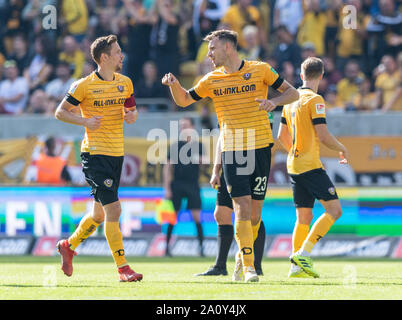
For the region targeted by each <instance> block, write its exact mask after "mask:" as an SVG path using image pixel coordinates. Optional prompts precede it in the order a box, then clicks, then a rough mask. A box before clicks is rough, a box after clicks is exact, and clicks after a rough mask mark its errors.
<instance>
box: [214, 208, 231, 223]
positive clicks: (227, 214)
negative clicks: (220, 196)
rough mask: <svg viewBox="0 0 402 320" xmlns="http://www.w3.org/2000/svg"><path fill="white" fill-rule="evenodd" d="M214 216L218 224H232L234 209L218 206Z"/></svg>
mask: <svg viewBox="0 0 402 320" xmlns="http://www.w3.org/2000/svg"><path fill="white" fill-rule="evenodd" d="M214 218H215V221H216V223H217V224H218V225H224V224H232V211H231V209H229V208H227V209H226V208H223V207H221V206H218V207H217V208H216V209H215V211H214Z"/></svg>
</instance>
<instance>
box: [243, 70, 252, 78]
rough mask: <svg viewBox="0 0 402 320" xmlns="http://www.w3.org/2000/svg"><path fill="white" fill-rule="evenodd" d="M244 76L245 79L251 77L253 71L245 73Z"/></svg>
mask: <svg viewBox="0 0 402 320" xmlns="http://www.w3.org/2000/svg"><path fill="white" fill-rule="evenodd" d="M243 78H244V80H248V79H250V78H251V73H250V72H247V73H245V74H243Z"/></svg>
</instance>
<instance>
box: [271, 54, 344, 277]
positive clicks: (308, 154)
mask: <svg viewBox="0 0 402 320" xmlns="http://www.w3.org/2000/svg"><path fill="white" fill-rule="evenodd" d="M323 74H324V64H323V62H322V61H321V59H319V58H315V57H310V58H307V59H306V60H305V61H304V62H303V63H302V65H301V75H300V76H301V79H302V81H303V87H301V88H300V89H299V92H300V98H299V100H298V101H295V102H293V103H292V104H288V105H285V106H284V108H283V111H282V118H281V124H280V126H279V131H278V139H279V140H280V142H281V143H282V145H283V146H284V148H285V149H286V150H287V151H288V152H289V154H288V158H287V170H288V173H289V176H290V182H291V184H292V189H293V198H294V204H295V207H296V215H297V220H296V224H295V227H294V230H293V239H292V244H293V245H292V247H293V248H292V249H293V250H292V251H293V253H292V255H291V256H290V260H291V262H292V265H291V268H290V271H289V277H291V278H293V277H305V276H312V277H319V274H318V272H317V271H316V270H314V268H313V263H312V260H311V258H310V253H311V251H312V249H313V247H314V245H315V244H316V243H317V242H318V241H319V240H320V239H322V237H324V236H325V235H326V234H327V232H328V231H329V229H330V228H331V226H332V225H333V224H334V223H335V221H336V220H337V219H339V217H340V216H341V215H342V208H341V205H340V202H339V199H338V195H337V193H336V190H335V187H334V185H333V183H332V182H331V180H330V178H329V177H328V175H327V173H326V172H325V170H324V167H323V165H322V163H321V161H320V150H319V142H321V143H323V144H324V145H325V146H326V147H328V148H329V149H332V150H335V151H338V152H339V156H340V158H341V160H340V163H341V164H346V163H347V159H348V158H349V154H348V152H347V150H346V148H345V146H344V145H343V144H341V143H340V142H339V141H338V140H337V139H336V138H335V137H334V136H333V135H332V134H331V133H330V132H329V131H328V128H327V124H326V116H325V101H324V99H323V98H322V97H321V96H320V95H319V94H317V90H318V85H319V83H320V80H321V79H322V77H323ZM315 199H318V200H320V202H321V204H322V205H323V207H324V209H325V213H323V214H322V215H321V216H320V217H319V218H318V219H317V221H316V222H315V223H314V224H313V226H312V227H311V230H309V228H310V224H311V222H312V219H313V206H314V202H315Z"/></svg>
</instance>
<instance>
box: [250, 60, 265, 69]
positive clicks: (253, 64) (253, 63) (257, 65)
mask: <svg viewBox="0 0 402 320" xmlns="http://www.w3.org/2000/svg"><path fill="white" fill-rule="evenodd" d="M244 61H245V64H246V67H250V68H253V67H255V68H270V67H271V65H270V64H269V63H268V62H265V61H259V60H244Z"/></svg>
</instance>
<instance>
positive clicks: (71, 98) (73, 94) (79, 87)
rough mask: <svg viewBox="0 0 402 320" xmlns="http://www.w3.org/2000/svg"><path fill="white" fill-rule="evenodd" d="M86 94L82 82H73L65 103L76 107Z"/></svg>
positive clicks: (84, 85)
mask: <svg viewBox="0 0 402 320" xmlns="http://www.w3.org/2000/svg"><path fill="white" fill-rule="evenodd" d="M85 94H86V84H85V82H84V81H82V80H78V81H75V82H73V84H72V85H71V87H70V89H69V90H68V92H67V94H66V100H67V102H69V103H71V104H72V105H74V106H78V105H79V104H80V103H81V102H82V101H83V100H84V99H85Z"/></svg>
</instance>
